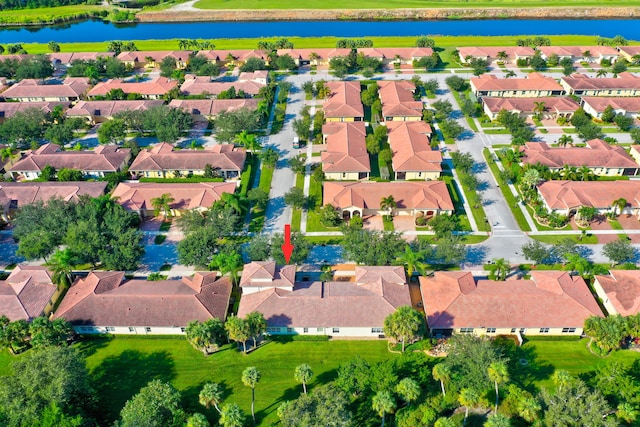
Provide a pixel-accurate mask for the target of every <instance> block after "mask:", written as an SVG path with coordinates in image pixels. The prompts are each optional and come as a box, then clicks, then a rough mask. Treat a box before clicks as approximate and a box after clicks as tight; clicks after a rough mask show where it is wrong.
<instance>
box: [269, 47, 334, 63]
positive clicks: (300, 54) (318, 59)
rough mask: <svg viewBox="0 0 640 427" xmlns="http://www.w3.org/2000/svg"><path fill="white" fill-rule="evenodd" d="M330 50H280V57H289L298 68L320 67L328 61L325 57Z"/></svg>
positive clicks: (278, 52) (278, 51)
mask: <svg viewBox="0 0 640 427" xmlns="http://www.w3.org/2000/svg"><path fill="white" fill-rule="evenodd" d="M328 51H329V49H278V50H277V51H276V53H277V54H278V56H284V55H289V56H290V57H291V59H293V61H294V62H295V63H296V66H298V67H300V66H303V65H316V66H317V65H320V64H323V63H325V62H327V61H325V60H324V56H323V55H325V53H326V52H328Z"/></svg>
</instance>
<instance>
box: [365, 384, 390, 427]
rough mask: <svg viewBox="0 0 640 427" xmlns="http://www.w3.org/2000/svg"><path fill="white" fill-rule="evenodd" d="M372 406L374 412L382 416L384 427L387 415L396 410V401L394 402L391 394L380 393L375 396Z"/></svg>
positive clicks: (384, 391) (386, 392)
mask: <svg viewBox="0 0 640 427" xmlns="http://www.w3.org/2000/svg"><path fill="white" fill-rule="evenodd" d="M371 406H372V407H373V410H374V411H376V412H377V413H378V415H380V417H381V418H382V424H381V426H382V427H384V421H385V415H387V414H391V413H393V411H394V410H395V409H396V401H395V400H394V398H393V396H391V393H389V392H388V391H386V390H383V391H379V392H378V393H376V395H375V396H373V400H372V401H371Z"/></svg>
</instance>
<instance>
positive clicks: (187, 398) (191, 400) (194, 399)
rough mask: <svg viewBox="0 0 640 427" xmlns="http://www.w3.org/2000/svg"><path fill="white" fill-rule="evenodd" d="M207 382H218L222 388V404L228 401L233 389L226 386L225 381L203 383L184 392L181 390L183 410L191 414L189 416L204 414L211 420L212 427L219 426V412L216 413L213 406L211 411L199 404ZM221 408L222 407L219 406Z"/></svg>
mask: <svg viewBox="0 0 640 427" xmlns="http://www.w3.org/2000/svg"><path fill="white" fill-rule="evenodd" d="M207 382H216V383H218V385H219V386H220V389H221V390H222V399H221V400H222V402H225V401H228V399H229V396H231V393H232V390H231V388H229V386H228V385H227V384H226V382H224V381H203V382H201V383H200V384H198V385H193V386H190V387H187V388H186V389H184V390H181V392H180V393H181V396H182V408H184V410H185V411H186V412H187V413H189V414H193V413H195V412H200V413H201V414H203V415H204V416H206V417H207V420H209V422H210V423H211V425H212V426H215V425H218V419H219V415H218V412H217V411H216V409H215V408H214V407H213V406H211V407H210V408H209V409H207V408H205V407H204V406H202V405H200V403H199V399H200V390H202V387H203V386H204V385H205V383H207ZM218 406H220V405H218Z"/></svg>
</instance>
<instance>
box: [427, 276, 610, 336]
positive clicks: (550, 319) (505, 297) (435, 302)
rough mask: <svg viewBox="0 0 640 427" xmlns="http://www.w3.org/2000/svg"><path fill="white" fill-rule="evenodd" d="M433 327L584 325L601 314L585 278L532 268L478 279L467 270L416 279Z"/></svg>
mask: <svg viewBox="0 0 640 427" xmlns="http://www.w3.org/2000/svg"><path fill="white" fill-rule="evenodd" d="M420 291H421V293H422V301H423V303H424V309H425V313H426V314H427V321H428V324H429V327H430V328H431V329H449V328H456V329H457V328H481V327H486V328H490V327H492V328H543V327H545V328H563V327H575V328H582V326H583V324H584V321H585V319H587V318H588V317H590V316H600V317H602V316H603V315H602V311H601V310H600V308H599V307H598V303H597V302H596V301H595V299H594V297H593V295H591V292H590V291H589V288H588V287H587V285H586V283H585V282H584V280H583V279H582V278H581V277H579V276H575V277H572V276H570V275H569V273H568V272H566V271H532V272H531V280H509V281H504V282H499V281H493V280H478V281H477V283H476V281H475V279H474V278H473V276H472V275H471V272H445V271H437V272H436V273H435V275H434V276H433V277H420Z"/></svg>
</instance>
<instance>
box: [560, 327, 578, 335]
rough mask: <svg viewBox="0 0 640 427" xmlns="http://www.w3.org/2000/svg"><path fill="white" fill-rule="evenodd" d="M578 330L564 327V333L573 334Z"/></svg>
mask: <svg viewBox="0 0 640 427" xmlns="http://www.w3.org/2000/svg"><path fill="white" fill-rule="evenodd" d="M575 331H576V328H562V333H563V334H572V333H574V332H575Z"/></svg>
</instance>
